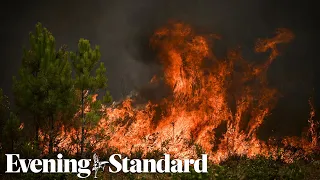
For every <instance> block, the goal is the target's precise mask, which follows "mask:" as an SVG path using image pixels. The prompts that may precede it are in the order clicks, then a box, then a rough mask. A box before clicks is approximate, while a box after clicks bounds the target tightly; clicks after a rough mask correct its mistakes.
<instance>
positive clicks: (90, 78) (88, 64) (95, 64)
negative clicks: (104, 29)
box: [71, 38, 111, 156]
mask: <svg viewBox="0 0 320 180" xmlns="http://www.w3.org/2000/svg"><path fill="white" fill-rule="evenodd" d="M100 57H101V54H100V49H99V47H98V46H96V47H95V48H94V49H93V48H91V45H90V42H89V40H86V39H82V38H81V39H80V40H79V43H78V50H77V52H76V53H71V60H72V65H73V68H74V70H75V74H76V79H75V87H76V88H77V89H78V90H79V91H80V92H81V95H80V96H81V102H80V108H81V119H82V122H81V140H80V153H81V155H82V156H83V153H84V141H85V129H86V123H87V120H89V119H97V118H98V117H97V116H96V114H95V113H93V112H94V110H93V109H92V111H91V113H88V114H87V118H86V117H85V106H86V105H87V104H91V102H90V101H91V98H92V95H94V94H95V93H98V91H99V90H101V89H105V88H107V81H108V79H107V77H106V68H105V67H104V64H103V63H102V62H100V63H99V61H100ZM103 100H104V101H105V102H110V101H111V96H110V94H109V92H108V91H106V95H105V96H104V98H103ZM97 106H98V107H97ZM99 106H101V102H100V101H97V102H96V103H95V104H94V107H95V108H94V109H99Z"/></svg>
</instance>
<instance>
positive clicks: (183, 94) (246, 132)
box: [58, 23, 318, 163]
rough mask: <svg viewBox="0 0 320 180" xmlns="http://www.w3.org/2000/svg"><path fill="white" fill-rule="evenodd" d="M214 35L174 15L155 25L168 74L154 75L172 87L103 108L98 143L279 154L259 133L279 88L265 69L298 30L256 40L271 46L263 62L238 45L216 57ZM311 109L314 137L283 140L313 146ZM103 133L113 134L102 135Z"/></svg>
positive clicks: (187, 153)
mask: <svg viewBox="0 0 320 180" xmlns="http://www.w3.org/2000/svg"><path fill="white" fill-rule="evenodd" d="M208 37H210V36H208ZM208 37H207V36H201V35H196V34H195V32H194V31H193V30H192V28H191V27H190V26H189V25H186V24H184V23H170V24H169V25H168V26H166V27H163V28H161V29H159V30H158V31H156V32H155V33H154V35H153V36H152V37H151V40H150V42H151V45H152V47H153V48H155V49H156V50H157V51H158V55H159V56H158V57H159V59H160V61H161V63H162V65H163V78H158V77H156V76H154V77H153V78H152V80H151V82H152V83H155V82H158V81H160V80H162V79H163V81H164V82H165V84H167V85H168V86H169V87H170V88H171V90H172V95H171V96H169V97H166V98H164V99H163V100H162V101H161V103H159V104H153V103H151V102H148V103H147V104H146V105H143V104H142V105H141V104H140V105H133V103H134V102H135V100H134V98H133V99H126V100H124V101H123V102H122V103H120V104H119V105H113V106H111V107H107V108H105V109H104V111H105V117H104V118H102V119H101V120H100V122H99V123H98V125H97V126H96V127H95V128H93V129H90V130H88V131H87V141H88V142H90V144H92V146H93V147H94V150H98V149H105V148H107V147H110V146H112V147H116V148H118V149H119V150H120V151H121V152H123V153H130V152H131V151H132V150H134V149H137V148H140V149H142V150H143V152H144V153H146V152H149V151H152V150H155V149H161V150H163V151H165V152H167V153H170V154H172V155H174V156H176V157H178V158H179V157H194V156H196V147H197V145H201V147H202V148H203V150H205V151H206V153H208V154H209V157H210V158H211V160H213V161H214V162H217V163H219V162H220V161H222V160H225V159H226V158H228V157H229V156H230V155H247V156H248V157H254V156H256V155H264V156H272V157H276V156H277V153H278V149H279V147H277V146H275V145H268V143H267V142H263V141H261V140H259V139H258V138H257V135H256V131H257V129H258V128H259V127H260V126H261V124H262V123H263V121H264V119H265V118H266V117H267V116H268V114H269V113H270V112H271V110H272V109H273V107H274V106H275V104H276V101H277V91H276V90H275V89H274V88H270V87H268V82H267V78H266V72H267V69H268V67H269V65H270V64H271V63H272V62H273V61H274V59H275V58H276V57H277V56H278V55H279V52H278V50H277V46H278V45H279V44H281V43H288V42H290V41H291V40H292V39H293V38H294V35H293V33H292V32H291V31H289V30H287V29H278V30H277V32H276V36H275V37H273V38H269V39H259V40H258V41H257V44H256V46H255V51H256V52H257V53H261V52H267V51H268V50H270V51H271V54H270V56H269V57H268V59H267V60H266V62H265V63H264V64H262V65H253V64H252V63H249V62H247V61H245V60H244V59H243V58H242V56H241V54H240V52H239V50H232V51H230V52H229V53H228V55H227V57H226V58H225V59H221V60H217V59H216V58H214V57H215V56H214V53H213V52H212V47H211V46H210V44H209V43H208V42H209V39H208ZM204 64H210V65H204ZM313 116H314V109H312V114H311V118H310V120H309V123H310V125H311V129H312V130H311V131H310V132H311V136H312V137H313V138H312V141H311V142H310V141H307V140H304V139H299V140H293V139H292V138H285V139H284V140H283V144H284V145H285V146H289V144H294V145H295V146H299V147H302V148H304V149H313V148H315V147H316V146H317V141H318V139H317V134H316V131H315V126H316V124H315V122H314V121H313V120H312V118H313ZM224 124H225V126H226V131H225V132H223V135H222V136H218V135H217V134H218V130H216V129H217V128H219V127H220V126H223V125H224ZM76 132H77V131H75V130H72V131H70V132H68V133H66V134H64V133H62V134H61V135H60V137H61V138H60V139H63V140H62V141H60V144H58V147H61V148H63V147H70V144H71V143H70V142H71V139H72V136H76ZM97 134H103V135H104V136H105V137H109V138H105V139H99V140H98V139H97V137H96V135H97ZM190 142H192V143H190ZM297 142H299V143H300V144H299V143H297ZM74 149H75V148H74ZM295 157H296V156H295V155H293V154H290V152H285V153H283V154H282V159H283V160H285V161H287V162H290V161H291V160H292V159H293V158H295Z"/></svg>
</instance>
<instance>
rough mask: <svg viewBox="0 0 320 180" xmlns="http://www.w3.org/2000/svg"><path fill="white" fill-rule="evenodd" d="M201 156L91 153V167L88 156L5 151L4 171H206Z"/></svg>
mask: <svg viewBox="0 0 320 180" xmlns="http://www.w3.org/2000/svg"><path fill="white" fill-rule="evenodd" d="M201 156H202V157H201V159H197V160H194V159H183V160H180V159H172V160H171V159H170V155H169V154H164V158H163V159H160V160H155V159H129V158H127V157H125V158H122V156H121V154H113V155H111V156H110V157H109V160H107V161H100V160H99V157H98V155H97V154H94V155H93V168H92V169H91V168H90V162H91V159H80V160H76V159H63V155H62V154H58V155H57V159H20V155H19V154H6V157H7V170H6V172H5V173H28V172H32V173H77V176H78V177H79V178H87V177H89V176H90V175H91V170H92V171H94V172H95V176H94V177H95V178H97V172H98V170H99V169H101V170H102V171H104V169H105V167H106V166H108V167H109V169H108V170H109V172H110V173H118V172H120V171H122V172H124V173H190V169H189V166H190V165H193V168H194V170H195V171H196V172H197V173H207V172H208V171H207V154H202V155H201Z"/></svg>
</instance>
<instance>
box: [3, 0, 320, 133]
mask: <svg viewBox="0 0 320 180" xmlns="http://www.w3.org/2000/svg"><path fill="white" fill-rule="evenodd" d="M314 7H316V6H315V5H314V3H312V2H311V1H309V2H308V1H301V2H298V1H289V0H288V1H285V0H268V1H262V0H246V1H236V0H230V1H225V0H201V1H200V0H176V1H173V0H158V1H156V0H135V1H132V0H112V1H111V0H105V1H102V0H101V1H84V0H78V1H70V0H64V1H62V0H55V1H32V2H31V1H28V2H26V1H22V2H20V3H17V2H12V1H11V2H9V1H7V2H5V3H3V4H2V5H1V11H0V13H1V17H2V21H1V24H2V26H1V28H0V35H1V40H2V41H1V44H2V47H1V62H0V73H1V74H0V77H1V81H0V87H1V88H3V89H4V93H5V94H7V95H9V98H11V101H12V98H13V97H12V92H11V86H12V76H13V75H17V73H18V69H19V67H20V63H21V57H22V48H23V45H25V46H28V38H29V36H28V34H29V32H30V31H33V30H34V26H35V24H36V23H37V22H41V23H42V24H43V25H44V26H45V27H47V28H48V29H49V30H50V31H51V32H52V33H53V35H54V37H55V38H56V42H57V47H58V46H60V45H62V44H66V45H68V47H69V49H70V50H75V49H76V46H77V41H78V40H79V38H87V39H89V40H90V42H91V44H93V45H99V46H100V48H101V53H102V61H103V62H104V63H105V65H106V67H107V71H108V72H107V76H108V79H109V90H110V91H111V95H112V96H113V98H114V99H115V100H119V99H120V98H122V96H123V95H125V94H127V93H129V92H130V91H131V90H134V89H140V88H142V87H144V86H145V85H147V83H148V82H149V80H150V79H151V78H152V76H153V75H154V74H155V73H157V72H158V71H159V68H160V67H159V64H158V63H157V62H156V61H155V55H154V52H153V51H152V50H151V49H150V47H149V44H148V41H149V37H150V36H151V34H152V33H153V32H154V30H155V29H157V28H158V27H160V26H163V25H164V24H166V23H167V22H168V21H169V20H178V21H183V22H186V23H188V24H190V25H191V26H192V27H194V29H195V30H196V31H197V32H199V33H200V34H201V33H206V34H207V33H216V34H219V35H221V36H222V40H220V41H218V42H216V43H215V51H216V53H217V54H218V56H220V57H223V56H224V55H225V53H226V50H227V49H228V48H235V47H237V46H240V47H241V49H242V52H243V55H244V57H245V58H246V59H249V60H251V61H255V60H259V59H261V55H259V56H257V55H256V54H254V53H253V46H254V43H255V41H256V39H257V38H260V37H262V38H264V37H272V36H273V32H274V31H275V29H276V28H280V27H284V28H288V29H290V30H292V31H293V33H294V34H295V39H294V41H293V42H292V43H290V44H289V45H286V46H285V47H284V48H281V49H280V50H281V56H280V57H279V58H278V59H277V60H276V61H274V62H273V63H272V65H271V67H270V69H269V74H268V75H269V82H270V85H271V86H274V87H277V89H278V90H279V91H280V93H281V94H282V96H283V97H282V98H281V99H280V100H279V103H278V104H277V106H276V108H275V109H274V110H273V113H272V115H271V116H270V117H269V118H268V120H266V121H265V123H264V124H263V125H262V127H261V128H260V132H259V134H260V135H261V137H266V136H269V135H272V136H285V135H299V134H300V133H301V131H302V130H303V128H304V127H307V119H308V115H309V114H308V113H309V105H308V98H309V97H314V100H315V106H316V109H319V106H320V104H319V94H320V92H319V84H318V85H317V83H316V76H317V75H319V72H317V64H316V62H317V60H318V58H319V55H318V54H319V53H318V52H317V51H318V43H317V39H318V36H319V35H318V34H317V33H318V31H317V29H316V26H317V23H318V21H317V19H316V13H315V11H314ZM262 58H263V57H262Z"/></svg>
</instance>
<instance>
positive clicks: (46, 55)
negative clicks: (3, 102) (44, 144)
mask: <svg viewBox="0 0 320 180" xmlns="http://www.w3.org/2000/svg"><path fill="white" fill-rule="evenodd" d="M71 73H72V69H71V65H70V63H69V61H68V52H67V51H66V48H65V47H62V48H60V49H59V50H58V51H56V49H55V39H54V37H53V35H52V34H51V33H50V32H49V31H48V30H47V29H46V28H44V27H43V26H42V25H41V23H38V24H37V25H36V30H35V32H34V33H30V50H24V54H23V58H22V66H21V68H20V71H19V77H18V78H16V77H14V78H13V91H14V95H15V100H16V103H17V105H18V107H20V109H22V110H25V111H27V112H29V113H31V114H32V115H33V117H34V118H33V119H32V123H33V124H34V125H35V126H36V130H35V132H36V136H37V132H38V129H39V128H40V127H46V128H49V129H50V150H51V151H52V148H53V140H54V137H53V129H54V124H55V122H56V121H57V120H62V119H63V117H65V115H66V114H68V115H70V114H72V112H74V111H71V109H73V110H74V107H73V106H72V101H73V100H74V99H75V97H74V94H75V92H74V88H73V81H72V77H71ZM68 117H69V116H68ZM44 125H49V127H48V126H44Z"/></svg>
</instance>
